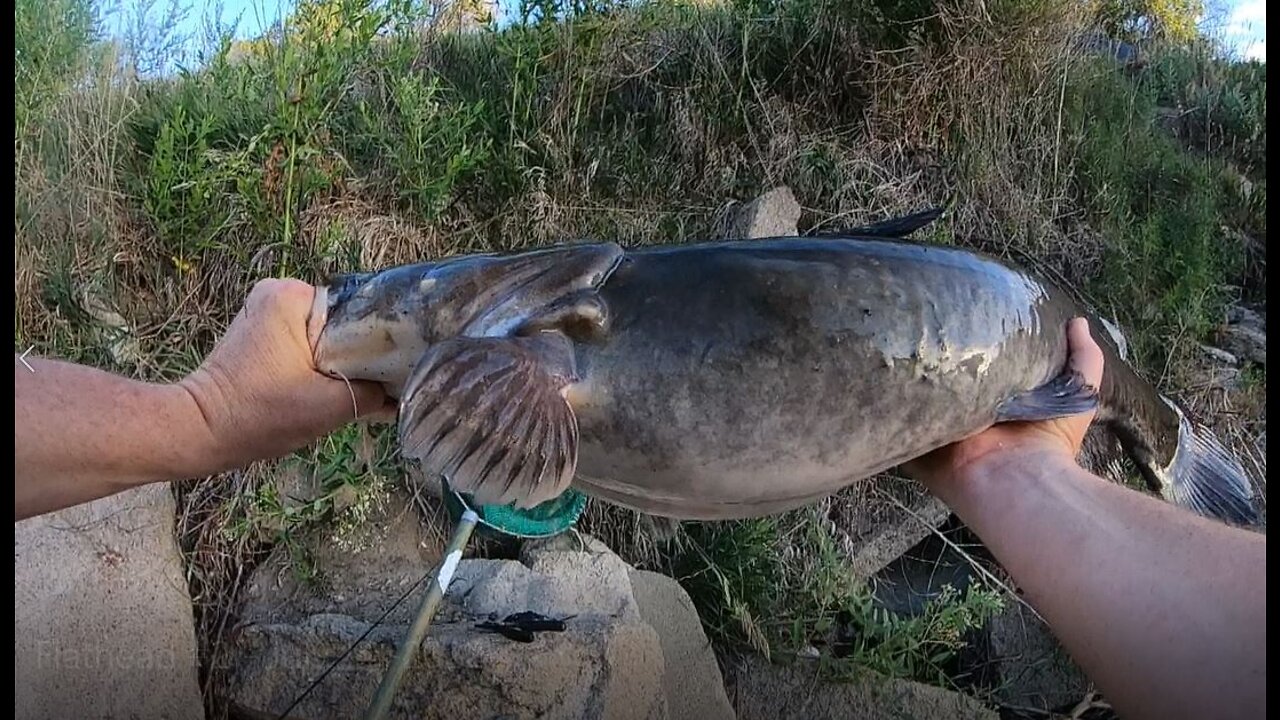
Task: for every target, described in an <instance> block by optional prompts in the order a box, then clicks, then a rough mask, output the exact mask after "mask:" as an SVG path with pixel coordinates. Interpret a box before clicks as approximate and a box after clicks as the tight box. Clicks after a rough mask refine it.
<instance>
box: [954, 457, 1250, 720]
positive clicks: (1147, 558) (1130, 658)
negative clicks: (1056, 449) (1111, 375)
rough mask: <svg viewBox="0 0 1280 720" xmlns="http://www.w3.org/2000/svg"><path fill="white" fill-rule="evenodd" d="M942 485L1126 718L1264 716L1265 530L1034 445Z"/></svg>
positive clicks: (983, 462) (975, 466)
mask: <svg viewBox="0 0 1280 720" xmlns="http://www.w3.org/2000/svg"><path fill="white" fill-rule="evenodd" d="M935 492H937V494H938V495H939V496H941V498H942V499H943V500H944V501H946V502H947V503H948V504H949V505H950V506H951V507H952V508H953V509H954V510H955V512H956V514H957V515H959V516H960V518H961V519H962V520H964V521H965V523H966V524H968V525H969V527H971V528H972V529H973V530H974V531H975V532H976V533H977V534H978V535H979V536H980V537H981V538H982V540H983V542H984V543H985V544H986V545H987V546H988V547H989V548H990V549H991V551H992V552H993V553H994V554H995V556H996V558H997V559H998V560H999V561H1000V562H1001V563H1002V564H1003V565H1004V567H1005V568H1006V569H1007V570H1008V571H1009V573H1010V574H1011V575H1012V576H1013V578H1014V580H1015V582H1016V583H1017V584H1018V585H1019V587H1021V588H1022V589H1023V590H1024V591H1025V593H1026V596H1027V598H1028V599H1029V601H1030V602H1031V604H1032V605H1033V606H1034V607H1035V608H1036V609H1037V610H1038V611H1039V612H1040V613H1041V614H1042V615H1043V616H1044V617H1045V619H1046V620H1047V621H1048V622H1049V624H1050V625H1051V626H1052V627H1053V628H1054V630H1055V633H1056V634H1057V635H1058V637H1059V638H1060V639H1061V640H1062V642H1063V644H1064V645H1065V646H1066V647H1067V649H1068V651H1070V653H1071V654H1072V655H1073V656H1074V657H1075V658H1076V660H1077V661H1078V662H1079V663H1080V664H1081V666H1082V667H1083V668H1084V669H1085V671H1086V672H1087V673H1088V674H1089V675H1090V677H1091V678H1093V679H1094V681H1095V682H1097V683H1098V685H1099V687H1100V688H1101V689H1102V691H1103V693H1104V694H1105V695H1106V696H1107V697H1108V698H1109V699H1111V701H1112V702H1114V703H1115V704H1116V706H1117V708H1118V709H1119V710H1120V711H1121V713H1122V715H1123V716H1124V717H1130V718H1178V717H1189V718H1190V717H1195V718H1199V717H1222V718H1227V717H1261V716H1262V711H1263V710H1264V709H1265V707H1266V692H1265V689H1264V677H1265V673H1266V639H1265V635H1266V584H1265V583H1266V581H1265V579H1264V577H1263V573H1264V571H1265V567H1266V539H1265V538H1264V537H1262V536H1259V535H1256V534H1253V533H1249V532H1246V531H1243V530H1238V529H1234V528H1229V527H1227V526H1224V525H1220V524H1217V523H1214V522H1211V521H1208V520H1204V519H1202V518H1199V517H1196V516H1193V515H1191V514H1189V513H1186V512H1184V511H1182V510H1179V509H1176V508H1173V507H1171V506H1168V505H1166V504H1164V503H1161V502H1159V501H1158V500H1155V499H1153V498H1149V497H1146V496H1144V495H1141V494H1140V493H1136V492H1133V491H1131V490H1127V489H1125V488H1122V487H1120V486H1117V485H1114V484H1111V483H1108V482H1106V481H1103V480H1102V479H1100V478H1097V477H1095V476H1093V475H1090V474H1089V473H1087V472H1085V471H1084V470H1082V469H1080V468H1079V467H1078V466H1076V465H1075V464H1074V463H1072V462H1070V460H1069V458H1066V457H1065V456H1063V457H1061V458H1058V457H1056V456H1054V457H1049V458H1048V459H1046V456H1045V454H1044V453H1039V452H1034V451H1030V452H1025V453H1021V454H1019V453H1017V452H1013V451H1011V452H1008V453H1000V454H996V455H994V456H993V457H991V458H986V459H982V460H979V461H975V462H974V463H973V464H972V466H971V467H969V468H968V469H967V470H966V471H965V472H963V473H962V474H961V476H960V477H957V478H954V481H952V482H946V483H940V484H938V487H936V488H935ZM1242 668H1243V669H1244V670H1243V673H1244V674H1242Z"/></svg>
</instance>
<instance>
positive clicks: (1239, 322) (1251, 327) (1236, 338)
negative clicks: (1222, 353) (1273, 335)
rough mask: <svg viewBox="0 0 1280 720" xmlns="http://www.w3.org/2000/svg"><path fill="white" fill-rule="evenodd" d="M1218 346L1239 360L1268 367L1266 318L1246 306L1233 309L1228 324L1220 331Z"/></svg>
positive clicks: (1228, 315) (1228, 317)
mask: <svg viewBox="0 0 1280 720" xmlns="http://www.w3.org/2000/svg"><path fill="white" fill-rule="evenodd" d="M1218 344H1219V345H1221V346H1222V348H1223V349H1224V350H1226V351H1227V352H1229V353H1232V354H1233V355H1236V356H1237V357H1239V358H1242V359H1244V360H1249V361H1251V362H1255V363H1258V364H1259V365H1266V364H1267V321H1266V318H1265V317H1263V316H1262V315H1260V314H1258V313H1257V312H1254V311H1253V310H1251V309H1249V308H1247V307H1244V306H1240V305H1237V306H1235V307H1233V308H1231V310H1230V312H1228V314H1227V324H1226V325H1225V326H1224V327H1222V328H1221V329H1219V331H1218Z"/></svg>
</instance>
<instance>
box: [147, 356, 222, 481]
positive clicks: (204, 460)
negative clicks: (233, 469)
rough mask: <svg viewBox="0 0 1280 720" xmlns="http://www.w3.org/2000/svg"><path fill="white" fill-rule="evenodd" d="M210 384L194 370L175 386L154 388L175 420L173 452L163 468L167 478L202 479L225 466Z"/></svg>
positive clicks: (172, 428) (174, 384)
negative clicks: (161, 396)
mask: <svg viewBox="0 0 1280 720" xmlns="http://www.w3.org/2000/svg"><path fill="white" fill-rule="evenodd" d="M210 382H211V380H209V379H208V378H204V377H202V376H201V371H199V370H197V371H196V372H195V373H192V374H191V375H188V376H187V377H185V378H183V379H182V380H180V381H178V382H176V383H173V384H170V385H161V386H157V388H158V391H159V392H161V393H162V394H163V395H164V402H165V403H166V404H167V406H168V407H169V408H171V410H170V412H171V413H172V417H173V418H174V420H173V425H172V426H171V436H172V437H173V440H174V442H173V450H174V452H173V453H172V456H171V457H170V458H169V463H170V464H169V467H167V468H165V470H166V472H167V473H168V476H169V477H173V478H183V479H186V478H193V477H203V476H206V475H211V474H213V473H216V472H220V471H221V470H224V469H225V468H226V466H227V460H226V457H227V452H226V448H225V447H224V443H222V441H221V439H220V438H221V435H220V433H219V432H218V430H217V420H216V418H217V417H218V413H217V411H216V409H215V406H214V403H213V401H212V399H211V398H210V396H209V392H208V390H209V388H208V387H207V385H208V384H209V383H210Z"/></svg>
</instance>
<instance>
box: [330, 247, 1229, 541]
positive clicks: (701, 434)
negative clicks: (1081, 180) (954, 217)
mask: <svg viewBox="0 0 1280 720" xmlns="http://www.w3.org/2000/svg"><path fill="white" fill-rule="evenodd" d="M328 293H329V300H328V313H329V317H328V318H327V322H326V323H325V324H324V329H323V331H322V333H321V337H320V343H319V347H318V349H317V359H318V363H319V366H320V368H321V370H322V371H325V372H328V373H330V374H332V375H335V376H342V377H348V378H350V379H369V380H378V381H381V382H384V383H385V384H386V385H387V386H388V388H389V391H390V392H391V393H392V395H393V396H397V397H398V396H399V391H400V389H401V388H402V387H403V386H404V382H405V379H406V378H407V377H408V375H409V373H410V371H411V370H412V369H413V368H414V366H415V365H416V364H417V363H418V361H419V359H420V358H422V357H423V356H424V354H425V353H426V351H427V350H428V349H429V348H431V347H432V346H434V345H437V344H439V343H441V342H443V341H445V340H449V339H451V338H468V337H470V338H482V337H520V336H528V335H529V334H530V333H535V334H536V333H552V334H553V335H556V336H557V337H561V338H565V339H567V340H568V341H569V343H570V350H569V351H568V352H570V354H571V356H572V359H571V362H570V366H571V367H572V368H573V370H572V373H571V375H557V374H556V373H547V374H545V378H546V380H545V382H547V383H548V384H549V385H548V386H549V387H550V386H554V387H553V390H554V391H555V392H559V393H560V394H561V395H562V396H563V398H564V400H565V401H567V403H568V406H569V407H570V408H572V415H573V416H574V418H576V427H577V434H578V439H577V453H576V476H575V479H574V481H573V482H574V485H575V486H576V487H578V488H580V489H582V490H584V491H586V492H588V493H589V494H592V495H595V496H597V497H601V498H604V499H607V500H609V501H612V502H615V503H618V504H621V505H625V506H628V507H631V508H634V509H637V510H640V511H642V512H645V513H650V514H653V515H662V516H668V517H675V518H682V519H727V518H742V517H752V516H760V515H766V514H772V513H776V512H780V511H783V510H787V509H790V508H794V507H798V506H800V505H804V504H806V503H808V502H811V501H813V500H816V499H818V498H821V497H823V496H826V495H829V494H831V493H833V492H836V491H838V490H840V489H841V488H843V487H845V486H848V485H849V484H851V483H854V482H856V481H858V480H860V479H862V478H866V477H869V476H871V475H873V474H875V473H877V472H880V471H883V470H886V469H889V468H892V467H894V466H896V465H899V464H901V463H903V462H905V461H908V460H911V459H914V458H917V457H919V456H921V455H923V454H925V453H927V452H929V451H931V450H934V449H936V448H938V447H941V446H943V445H946V444H948V443H951V442H954V441H955V440H958V439H961V438H964V437H967V436H969V435H972V434H974V433H976V432H979V431H981V430H983V429H985V428H987V427H990V426H991V425H992V424H994V423H996V422H998V421H1001V420H1007V419H1015V417H1021V418H1023V419H1034V417H1033V416H1034V414H1035V413H1037V412H1041V413H1043V414H1042V415H1041V416H1042V417H1056V416H1061V415H1063V414H1070V413H1072V412H1079V411H1080V409H1082V408H1085V407H1092V404H1093V403H1095V402H1096V403H1097V404H1098V407H1099V416H1098V417H1099V419H1100V420H1102V421H1104V422H1105V423H1107V424H1108V425H1109V426H1110V428H1111V429H1112V430H1113V431H1115V433H1116V434H1117V436H1118V437H1119V439H1120V440H1121V441H1122V443H1123V444H1124V445H1125V447H1126V449H1127V450H1128V451H1129V453H1130V455H1131V456H1132V457H1133V458H1134V459H1135V460H1136V461H1138V464H1139V466H1140V468H1141V469H1142V472H1143V474H1144V476H1145V477H1146V478H1147V480H1148V482H1149V484H1150V485H1151V486H1152V488H1153V489H1159V490H1160V491H1161V492H1163V493H1164V494H1165V495H1166V496H1167V497H1171V496H1178V497H1182V498H1184V499H1186V498H1190V500H1189V501H1187V502H1185V503H1184V504H1188V505H1189V506H1194V507H1195V508H1196V509H1198V510H1200V511H1202V512H1206V513H1207V514H1211V515H1215V516H1219V517H1223V518H1225V519H1228V520H1230V521H1238V522H1247V521H1249V520H1250V518H1251V517H1252V516H1253V515H1252V512H1253V511H1252V508H1251V501H1250V497H1251V496H1250V491H1249V490H1248V489H1247V488H1246V487H1245V485H1246V484H1247V478H1246V477H1245V475H1244V473H1243V470H1242V469H1240V468H1239V465H1238V463H1236V462H1235V461H1234V460H1233V459H1232V458H1230V457H1229V454H1228V453H1226V452H1225V451H1223V450H1222V449H1221V446H1220V445H1218V444H1217V441H1216V440H1214V439H1213V438H1212V435H1211V433H1208V432H1207V431H1205V430H1204V429H1202V428H1200V427H1199V426H1195V425H1193V424H1190V423H1188V422H1187V421H1186V420H1185V418H1183V416H1182V414H1181V412H1180V411H1179V410H1178V409H1177V408H1176V407H1175V406H1174V405H1173V404H1171V403H1170V402H1168V401H1167V400H1166V399H1164V398H1163V397H1162V396H1160V394H1159V393H1158V392H1157V391H1156V390H1155V388H1154V387H1152V386H1151V385H1150V384H1149V383H1147V382H1145V381H1144V380H1142V379H1141V378H1139V377H1138V376H1137V375H1136V374H1135V373H1134V372H1133V370H1132V369H1131V368H1130V367H1129V366H1128V365H1127V364H1126V363H1125V362H1124V361H1123V360H1122V359H1121V358H1120V356H1119V354H1118V352H1117V350H1116V347H1115V345H1114V343H1113V342H1112V340H1111V338H1110V336H1109V334H1108V333H1107V332H1106V331H1105V329H1104V327H1103V326H1102V325H1101V323H1100V322H1099V321H1098V320H1097V319H1096V318H1093V317H1092V316H1090V315H1089V313H1087V312H1085V311H1084V310H1083V309H1082V308H1080V307H1079V306H1078V305H1077V303H1075V302H1074V301H1073V300H1072V299H1071V298H1070V297H1069V296H1068V295H1067V294H1066V293H1064V292H1062V291H1061V290H1060V289H1058V288H1056V287H1054V286H1053V285H1052V284H1050V283H1047V282H1045V281H1043V280H1040V279H1037V277H1036V276H1034V275H1033V274H1031V273H1028V272H1025V271H1023V270H1020V269H1018V268H1015V267H1012V266H1010V265H1008V264H1006V263H1004V262H1001V261H997V260H996V259H994V258H991V257H987V256H984V255H982V254H980V253H975V252H972V251H968V250H962V249H958V248H948V247H938V246H928V245H919V244H915V243H910V242H904V241H899V240H890V239H883V238H880V237H857V236H824V237H821V238H776V239H769V240H752V241H730V242H717V243H702V244H694V245H683V246H663V247H647V248H636V249H628V250H625V251H624V250H623V249H622V248H620V247H619V246H617V245H614V244H612V243H603V244H596V245H570V246H562V247H558V248H550V249H546V250H541V251H536V252H530V253H523V254H517V255H508V256H477V257H461V258H454V259H445V260H441V261H437V262H433V263H423V264H420V265H415V266H408V267H404V268H394V269H392V270H389V271H385V272H383V273H378V274H374V275H359V276H351V277H349V278H339V279H338V280H336V281H335V282H334V283H333V284H331V285H330V287H329V290H328ZM1080 315H1084V316H1086V317H1090V322H1091V324H1092V326H1093V327H1092V329H1093V336H1094V338H1095V339H1096V340H1097V341H1098V343H1099V344H1100V345H1101V346H1102V348H1103V352H1104V355H1105V361H1106V366H1105V367H1106V369H1105V372H1104V378H1103V382H1102V386H1101V388H1099V389H1098V394H1097V397H1096V399H1095V397H1094V396H1093V394H1092V389H1089V388H1080V386H1079V383H1078V376H1076V380H1077V382H1074V383H1073V382H1072V381H1071V375H1070V374H1066V375H1064V373H1067V367H1066V364H1067V363H1066V360H1067V344H1066V325H1067V323H1068V321H1069V320H1070V319H1071V318H1072V317H1077V316H1080ZM494 347H495V348H496V347H497V346H494ZM442 372H443V371H442ZM530 378H533V376H530ZM556 378H561V379H556ZM1064 378H1065V380H1066V381H1064ZM529 382H543V381H538V380H533V379H531V380H530V381H529ZM432 387H434V385H432ZM474 391H475V390H474V388H473V389H470V390H468V392H474ZM1086 391H1088V393H1089V394H1088V395H1087V397H1086V396H1085V395H1084V394H1083V393H1084V392H1086ZM1072 393H1075V395H1074V396H1073V395H1072ZM542 397H543V398H544V400H543V401H542V402H541V404H537V405H536V406H537V407H542V408H551V407H553V406H554V403H553V402H552V401H551V399H550V397H551V396H549V395H546V394H543V396H542ZM490 400H491V399H490ZM409 401H410V402H415V400H413V399H409ZM419 401H422V402H429V400H419ZM1012 401H1018V402H1012ZM1041 402H1043V403H1045V405H1044V406H1040V405H1038V404H1037V403H1041ZM1084 402H1087V403H1088V405H1085V404H1082V403H1084ZM1055 403H1060V404H1059V405H1056V406H1055ZM459 407H460V408H463V410H462V412H469V411H468V410H467V409H466V408H468V406H467V405H465V404H464V405H460V406H459ZM486 408H489V409H486ZM1009 408H1017V412H1018V413H1021V415H1014V414H1012V413H1011V412H1010V411H1009ZM498 412H499V408H498V406H492V405H485V406H484V407H480V406H477V409H476V410H475V414H476V417H473V418H470V419H468V420H467V422H470V423H472V426H474V427H477V428H478V427H486V426H488V425H487V424H486V423H488V424H494V423H496V422H497V420H495V419H494V418H495V416H496V414H497V413H498ZM483 413H488V415H483ZM1028 413H1030V415H1028ZM494 426H496V425H494ZM512 442H514V439H512ZM476 446H477V447H483V446H482V445H478V444H477V445H476ZM1181 446H1185V447H1186V448H1187V450H1186V451H1183V450H1180V447H1181ZM495 452H499V453H500V452H503V451H501V450H495ZM504 458H505V456H504ZM535 461H537V462H545V456H543V455H539V456H538V457H537V458H535ZM503 462H507V460H505V459H504V460H503ZM472 464H479V463H478V462H475V463H472ZM1178 474H1180V475H1181V477H1183V478H1186V479H1187V481H1188V482H1192V483H1194V484H1195V485H1196V487H1194V488H1188V487H1185V486H1182V487H1175V486H1178V483H1179V477H1176V476H1175V475H1178ZM530 487H535V486H534V485H530ZM537 487H541V486H540V485H539V486H537ZM1171 488H1174V489H1173V491H1172V492H1171ZM531 492H532V491H531ZM526 500H527V498H526Z"/></svg>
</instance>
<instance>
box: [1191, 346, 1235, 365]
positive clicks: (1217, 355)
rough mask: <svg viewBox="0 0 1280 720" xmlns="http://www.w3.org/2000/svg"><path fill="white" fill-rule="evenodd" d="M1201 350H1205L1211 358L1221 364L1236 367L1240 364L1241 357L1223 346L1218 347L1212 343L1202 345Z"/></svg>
mask: <svg viewBox="0 0 1280 720" xmlns="http://www.w3.org/2000/svg"><path fill="white" fill-rule="evenodd" d="M1200 350H1201V351H1203V352H1204V354H1205V355H1207V356H1209V359H1210V360H1213V361H1214V362H1216V363H1219V364H1221V365H1228V366H1232V367H1234V366H1236V365H1239V364H1240V359H1239V358H1237V357H1236V356H1235V355H1232V354H1231V353H1229V352H1227V351H1226V350H1223V349H1222V348H1216V347H1213V346H1212V345H1201V346H1200Z"/></svg>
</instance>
